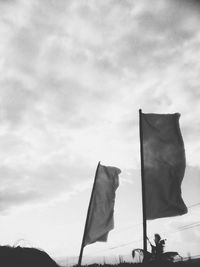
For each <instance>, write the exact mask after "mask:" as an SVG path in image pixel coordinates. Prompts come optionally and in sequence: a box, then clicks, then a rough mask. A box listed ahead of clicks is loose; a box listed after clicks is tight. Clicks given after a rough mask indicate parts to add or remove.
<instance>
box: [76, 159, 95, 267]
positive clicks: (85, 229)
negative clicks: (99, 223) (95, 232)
mask: <svg viewBox="0 0 200 267" xmlns="http://www.w3.org/2000/svg"><path fill="white" fill-rule="evenodd" d="M99 166H100V161H99V163H98V166H97V169H96V173H95V177H94V183H93V187H92V193H91V196H90V202H89V206H88V210H87V216H86V221H85V228H84V233H83V239H82V243H81V249H80V254H79V259H78V266H81V262H82V257H83V249H84V245H85V244H84V243H85V237H86V233H87V225H88V220H89V214H90V210H91V205H92V199H93V195H94V189H95V184H96V179H97V173H98V169H99Z"/></svg>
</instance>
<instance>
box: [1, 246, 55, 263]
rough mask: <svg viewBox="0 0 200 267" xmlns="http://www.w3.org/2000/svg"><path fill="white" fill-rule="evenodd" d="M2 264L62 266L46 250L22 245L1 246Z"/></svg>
mask: <svg viewBox="0 0 200 267" xmlns="http://www.w3.org/2000/svg"><path fill="white" fill-rule="evenodd" d="M0 266H2V267H60V266H59V265H58V264H57V263H56V262H55V261H54V260H53V259H52V258H51V257H50V256H49V255H48V254H47V253H46V252H45V251H42V250H40V249H37V248H27V247H20V246H17V247H11V246H0Z"/></svg>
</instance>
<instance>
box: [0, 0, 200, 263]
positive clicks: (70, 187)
mask: <svg viewBox="0 0 200 267" xmlns="http://www.w3.org/2000/svg"><path fill="white" fill-rule="evenodd" d="M188 2H189V3H188ZM0 10H1V12H0V37H1V42H0V73H1V75H0V178H1V186H0V229H1V241H0V242H1V243H0V244H1V245H5V244H9V245H24V246H35V247H38V248H42V249H44V250H45V251H47V252H48V253H49V254H50V255H51V256H52V257H55V258H58V257H66V258H67V260H66V263H67V261H70V259H71V258H72V257H77V256H78V254H79V250H80V245H81V239H82V234H83V229H84V223H85V217H86V211H87V207H88V202H89V198H90V193H91V188H92V183H93V179H94V174H95V170H96V167H97V164H98V161H101V163H102V164H104V165H110V166H116V167H118V168H120V169H121V170H122V173H121V174H120V186H119V188H118V190H117V192H116V205H115V229H114V230H113V231H111V232H110V235H109V240H108V242H107V243H96V244H93V245H89V246H87V247H86V248H85V250H84V256H85V257H84V258H83V263H84V262H85V263H88V262H90V260H89V258H90V257H93V258H95V257H96V259H97V258H98V257H100V258H103V257H104V260H106V261H107V260H108V261H109V260H110V259H111V258H112V259H116V260H117V259H118V257H119V255H123V256H124V257H125V258H126V259H129V260H130V259H131V257H130V254H131V250H132V249H133V248H138V247H142V225H141V221H142V206H141V182H140V153H139V125H138V122H139V118H138V117H139V116H138V110H139V109H140V108H142V110H143V112H146V113H148V112H151V113H174V112H179V113H180V114H181V117H180V127H181V131H182V135H183V139H184V143H185V150H186V159H187V167H186V173H185V177H184V179H183V183H182V195H183V199H184V201H185V203H186V205H187V206H188V214H186V215H183V216H180V217H173V218H166V219H158V220H154V221H148V225H147V230H148V236H149V237H150V239H151V240H152V235H153V233H154V232H155V231H156V232H159V233H160V234H161V235H162V237H163V238H167V244H166V250H173V251H178V252H179V253H180V254H181V255H182V256H187V255H189V254H188V253H190V255H198V254H200V250H199V242H200V232H199V231H200V228H199V227H200V226H199V225H198V223H200V220H199V218H200V206H199V205H198V203H200V196H199V195H200V194H199V189H200V161H199V159H200V157H199V151H200V140H199V131H200V117H199V114H200V105H199V100H200V89H199V86H200V81H199V70H200V61H199V58H200V50H199V46H200V30H199V29H200V16H199V11H200V3H199V1H197V0H196V1H194V0H193V1H186V0H151V1H148V0H140V1H136V0H101V1H98V0H42V1H41V0H0Z"/></svg>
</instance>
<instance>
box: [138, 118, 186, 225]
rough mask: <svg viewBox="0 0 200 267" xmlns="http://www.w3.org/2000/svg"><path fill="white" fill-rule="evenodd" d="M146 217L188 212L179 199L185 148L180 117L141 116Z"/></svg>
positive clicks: (183, 170)
mask: <svg viewBox="0 0 200 267" xmlns="http://www.w3.org/2000/svg"><path fill="white" fill-rule="evenodd" d="M141 116H142V117H141V118H142V120H141V123H142V139H143V155H144V185H145V207H146V218H147V219H149V220H151V219H156V218H162V217H170V216H177V215H182V214H185V213H187V207H186V205H185V204H184V201H183V199H182V196H181V183H182V180H183V177H184V172H185V164H186V163H185V149H184V143H183V139H182V135H181V131H180V127H179V118H180V114H178V113H175V114H144V113H142V114H141Z"/></svg>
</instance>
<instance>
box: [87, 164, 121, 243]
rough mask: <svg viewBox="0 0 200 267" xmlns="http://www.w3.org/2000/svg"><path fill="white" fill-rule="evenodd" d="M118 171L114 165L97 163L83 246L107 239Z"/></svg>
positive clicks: (110, 226) (112, 225)
mask: <svg viewBox="0 0 200 267" xmlns="http://www.w3.org/2000/svg"><path fill="white" fill-rule="evenodd" d="M120 172H121V170H120V169H118V168H116V167H108V166H103V165H100V164H99V165H98V169H97V173H96V180H95V185H94V192H93V196H92V199H91V206H90V211H89V214H88V216H89V217H88V222H87V225H86V235H85V240H84V246H86V245H88V244H92V243H94V242H96V241H103V242H105V241H107V238H108V233H109V231H110V230H112V229H113V228H114V219H113V214H114V203H115V191H116V189H117V187H118V186H119V177H118V175H119V173H120Z"/></svg>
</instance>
